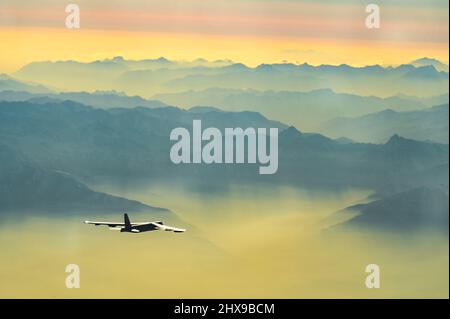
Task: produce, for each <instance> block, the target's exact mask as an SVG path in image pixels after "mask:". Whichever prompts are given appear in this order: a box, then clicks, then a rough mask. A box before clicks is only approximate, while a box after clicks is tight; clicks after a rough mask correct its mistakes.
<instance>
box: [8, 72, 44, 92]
mask: <svg viewBox="0 0 450 319" xmlns="http://www.w3.org/2000/svg"><path fill="white" fill-rule="evenodd" d="M7 90H10V91H27V92H30V93H49V92H51V90H50V89H48V88H46V87H45V86H43V85H40V84H34V83H26V82H23V81H18V80H17V79H15V78H13V77H11V76H9V75H6V74H0V91H7Z"/></svg>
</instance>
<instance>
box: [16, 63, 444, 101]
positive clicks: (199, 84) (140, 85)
mask: <svg viewBox="0 0 450 319" xmlns="http://www.w3.org/2000/svg"><path fill="white" fill-rule="evenodd" d="M201 61H202V60H200V62H199V60H197V62H195V61H194V62H191V63H186V62H177V61H169V60H167V59H164V58H160V59H156V60H140V61H128V60H125V59H124V58H122V57H116V58H113V59H106V60H101V61H94V62H90V63H81V62H76V61H57V62H48V61H47V62H33V63H30V64H28V65H26V66H24V67H23V68H21V69H20V70H19V71H18V72H16V73H15V76H17V77H18V78H19V79H24V80H28V81H34V82H37V83H42V84H44V85H47V86H50V87H56V88H59V89H61V90H70V91H89V90H91V89H92V88H96V89H98V90H111V89H114V90H118V91H124V92H127V93H128V94H138V95H141V96H144V97H149V96H151V95H153V94H156V93H161V92H164V93H170V92H181V91H189V90H205V89H208V88H212V87H219V88H226V89H243V88H246V89H248V88H251V89H256V90H262V91H265V90H275V91H281V90H288V91H311V90H317V89H325V88H330V89H332V90H334V91H336V92H346V93H352V94H357V95H376V96H383V97H384V96H393V95H397V94H406V95H417V96H421V97H426V96H432V95H440V94H445V93H447V92H448V83H449V82H448V73H447V72H443V71H438V70H436V68H435V67H434V66H433V65H423V66H417V67H416V66H414V65H411V64H405V65H400V66H397V67H381V66H379V65H373V66H364V67H353V66H349V65H345V64H343V65H337V66H335V65H319V66H312V65H309V64H306V63H305V64H292V63H283V64H261V65H259V66H257V67H248V66H245V65H243V64H240V63H234V64H229V63H230V62H217V63H216V62H210V63H201Z"/></svg>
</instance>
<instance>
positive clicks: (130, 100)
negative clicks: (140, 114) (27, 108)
mask: <svg viewBox="0 0 450 319" xmlns="http://www.w3.org/2000/svg"><path fill="white" fill-rule="evenodd" d="M65 100H71V101H75V102H78V103H82V104H87V105H91V106H94V107H99V108H114V107H128V108H132V107H138V106H142V107H149V108H155V107H164V106H167V105H166V104H164V103H162V102H160V101H156V100H146V99H143V98H141V97H140V96H128V95H125V94H124V93H119V92H115V91H95V92H93V93H88V92H61V93H53V94H50V93H47V94H43V93H41V94H34V93H29V92H27V91H11V90H5V91H0V101H10V102H18V101H30V102H33V103H51V102H54V103H57V102H62V101H65Z"/></svg>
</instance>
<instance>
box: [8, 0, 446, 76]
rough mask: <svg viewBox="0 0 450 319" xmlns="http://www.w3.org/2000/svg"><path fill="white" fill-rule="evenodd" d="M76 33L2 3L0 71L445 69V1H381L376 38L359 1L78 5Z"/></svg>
mask: <svg viewBox="0 0 450 319" xmlns="http://www.w3.org/2000/svg"><path fill="white" fill-rule="evenodd" d="M76 3H77V4H79V6H80V11H81V29H78V30H70V29H66V28H65V26H64V21H65V17H66V13H65V12H64V8H65V5H66V4H63V3H62V2H61V1H56V0H41V1H37V0H27V1H20V0H18V1H8V0H7V1H0V43H2V49H1V51H0V72H2V71H3V72H12V71H14V70H16V69H17V68H19V67H21V66H22V65H23V64H25V63H29V62H31V61H36V60H59V59H74V60H83V61H90V60H93V59H103V58H110V57H113V56H117V55H122V56H124V57H126V58H133V59H139V58H156V57H159V56H164V57H167V58H169V59H183V60H193V59H196V58H199V57H201V58H206V59H232V60H234V61H239V62H243V63H246V64H249V65H256V64H259V63H263V62H266V63H271V62H282V61H289V62H294V63H295V62H309V63H311V64H322V63H328V64H341V63H347V64H353V65H366V64H399V63H406V62H409V61H410V60H413V59H416V58H419V57H424V56H428V57H434V58H438V59H440V60H442V61H444V62H446V63H448V2H446V1H440V0H430V1H427V2H426V4H424V1H415V0H412V1H409V2H408V3H409V5H405V4H404V3H405V2H404V1H403V2H402V1H399V0H392V1H389V2H387V1H379V3H380V8H381V29H378V30H374V29H372V30H369V29H367V28H366V27H365V25H364V20H365V17H366V13H365V2H364V1H357V0H343V1H315V2H313V1H301V0H300V1H294V0H281V1H273V0H259V1H257V0H242V1H237V0H227V1H225V0H214V1H203V0H202V1H201V0H183V1H178V0H164V1H163V0H152V1H143V0H130V1H127V2H124V1H108V2H107V4H106V2H105V1H99V0H89V1H87V0H80V1H77V2H76Z"/></svg>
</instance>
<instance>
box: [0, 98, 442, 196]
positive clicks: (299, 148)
mask: <svg viewBox="0 0 450 319" xmlns="http://www.w3.org/2000/svg"><path fill="white" fill-rule="evenodd" d="M199 111H201V112H199ZM194 119H201V120H202V126H203V127H204V128H206V127H210V126H213V127H217V128H219V129H221V130H223V129H224V128H225V127H242V128H247V127H267V128H268V127H278V128H279V130H280V134H279V169H278V172H277V174H275V175H273V176H261V175H259V174H258V169H257V167H256V166H255V165H251V164H242V165H195V166H193V165H175V164H173V163H172V162H171V161H170V159H169V152H170V147H171V145H172V144H173V143H171V142H170V141H169V135H170V131H171V130H172V129H173V128H176V127H186V128H188V129H191V126H192V121H193V120H194ZM0 136H2V142H3V143H5V144H8V145H12V146H14V147H16V148H18V149H20V150H21V151H22V152H23V153H24V154H25V155H26V156H27V157H29V158H33V159H34V160H35V161H36V163H38V164H39V165H41V166H43V167H46V168H49V169H53V170H60V171H64V172H69V173H70V174H73V175H74V176H77V177H79V178H81V179H82V180H92V179H96V178H107V179H126V180H128V181H132V180H134V179H146V180H148V181H151V180H152V178H153V179H154V180H156V179H174V180H181V179H183V178H189V179H195V180H198V181H201V182H202V183H206V184H224V183H227V182H228V181H229V182H236V181H245V182H249V183H259V182H269V181H270V182H273V183H290V184H295V185H306V186H311V187H313V186H314V185H316V186H317V187H346V186H364V187H374V188H375V187H379V186H381V185H384V184H385V183H386V181H387V180H389V178H394V177H395V176H397V175H399V174H401V173H404V174H406V173H410V174H413V173H414V172H416V171H418V170H425V169H427V168H431V167H434V166H438V165H442V164H445V163H448V145H441V144H433V143H425V142H418V141H412V140H408V139H404V138H401V137H398V136H394V137H392V138H391V139H390V140H389V141H388V142H387V143H386V144H381V145H375V144H358V143H341V142H339V141H336V140H333V139H330V138H327V137H325V136H323V135H320V134H311V133H301V132H299V131H298V130H297V129H295V128H294V127H290V128H287V129H286V126H285V125H284V124H282V123H279V122H274V121H270V120H268V119H267V118H265V117H263V116H262V115H261V114H258V113H255V112H224V111H220V110H216V109H211V108H200V109H199V108H194V109H193V110H188V111H186V110H181V109H178V108H175V107H164V108H156V109H149V108H134V109H126V108H114V109H108V110H102V109H95V108H92V107H89V106H85V105H82V104H78V103H75V102H71V101H65V102H60V103H49V104H33V103H29V102H0Z"/></svg>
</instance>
